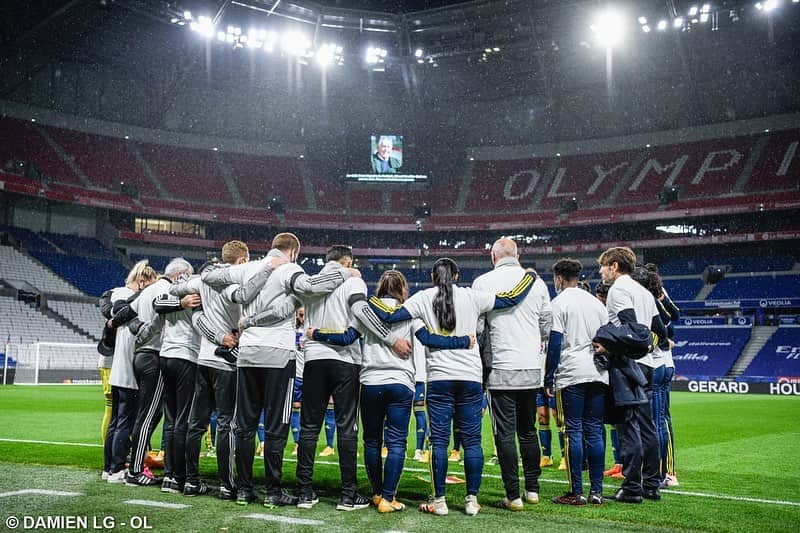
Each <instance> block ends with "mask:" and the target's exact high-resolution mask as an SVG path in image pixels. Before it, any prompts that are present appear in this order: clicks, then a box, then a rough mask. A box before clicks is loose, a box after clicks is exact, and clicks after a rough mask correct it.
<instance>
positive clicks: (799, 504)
mask: <svg viewBox="0 0 800 533" xmlns="http://www.w3.org/2000/svg"><path fill="white" fill-rule="evenodd" d="M661 492H663V493H665V494H680V495H681V496H699V497H701V498H714V499H717V500H734V501H740V502H752V503H770V504H774V505H789V506H791V507H800V502H790V501H787V500H764V499H762V498H750V497H748V496H728V495H727V494H714V493H706V492H689V491H685V490H673V489H665V490H662V491H661Z"/></svg>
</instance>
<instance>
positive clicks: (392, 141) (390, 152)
mask: <svg viewBox="0 0 800 533" xmlns="http://www.w3.org/2000/svg"><path fill="white" fill-rule="evenodd" d="M371 160H372V172H373V173H375V174H398V173H400V169H401V168H402V167H403V136H402V135H373V136H372V157H371Z"/></svg>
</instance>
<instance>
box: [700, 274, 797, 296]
mask: <svg viewBox="0 0 800 533" xmlns="http://www.w3.org/2000/svg"><path fill="white" fill-rule="evenodd" d="M797 296H800V276H799V275H768V276H748V277H736V278H730V277H729V278H725V279H724V280H722V281H720V282H719V283H717V285H716V286H715V287H714V290H712V291H711V294H709V296H708V297H709V298H710V299H728V298H788V297H797Z"/></svg>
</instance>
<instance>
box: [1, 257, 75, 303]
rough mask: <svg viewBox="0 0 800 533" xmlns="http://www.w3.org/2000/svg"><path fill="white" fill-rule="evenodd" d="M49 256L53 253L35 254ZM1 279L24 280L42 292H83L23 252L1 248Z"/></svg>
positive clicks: (73, 293) (71, 293) (72, 293)
mask: <svg viewBox="0 0 800 533" xmlns="http://www.w3.org/2000/svg"><path fill="white" fill-rule="evenodd" d="M34 253H42V254H49V253H53V252H34ZM0 279H17V280H24V281H26V282H28V283H29V284H31V285H33V286H34V287H36V288H37V289H39V290H40V291H42V292H47V293H55V294H70V295H74V296H75V295H80V294H81V292H80V291H79V290H78V289H76V288H75V287H73V286H72V285H70V284H69V283H67V282H66V281H64V280H63V279H61V278H59V277H58V276H56V275H55V274H53V272H51V271H50V270H48V269H47V268H45V267H43V266H42V265H40V264H39V263H37V262H36V261H34V260H33V259H31V258H30V257H28V256H26V255H25V254H23V253H22V252H20V251H18V250H15V249H14V248H11V247H10V246H0Z"/></svg>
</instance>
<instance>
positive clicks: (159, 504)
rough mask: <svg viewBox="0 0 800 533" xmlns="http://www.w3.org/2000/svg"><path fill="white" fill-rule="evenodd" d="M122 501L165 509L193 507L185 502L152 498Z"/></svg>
mask: <svg viewBox="0 0 800 533" xmlns="http://www.w3.org/2000/svg"><path fill="white" fill-rule="evenodd" d="M122 503H127V504H128V505H144V506H146V507H163V508H165V509H187V508H189V507H191V505H186V504H185V503H167V502H153V501H150V500H125V501H123V502H122Z"/></svg>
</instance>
